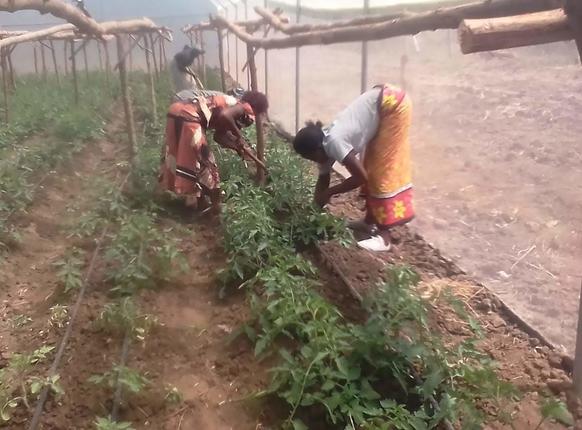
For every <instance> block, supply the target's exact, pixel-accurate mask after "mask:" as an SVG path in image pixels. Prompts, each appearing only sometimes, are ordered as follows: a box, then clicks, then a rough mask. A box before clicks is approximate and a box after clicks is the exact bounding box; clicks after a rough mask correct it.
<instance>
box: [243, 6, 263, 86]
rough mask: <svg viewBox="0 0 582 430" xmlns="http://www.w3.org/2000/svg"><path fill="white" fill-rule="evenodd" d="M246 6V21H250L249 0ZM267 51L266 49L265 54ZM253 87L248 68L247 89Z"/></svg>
mask: <svg viewBox="0 0 582 430" xmlns="http://www.w3.org/2000/svg"><path fill="white" fill-rule="evenodd" d="M243 2H244V5H245V21H248V20H249V2H248V0H243ZM266 51H267V50H266V49H265V52H266ZM250 87H251V72H250V71H249V69H248V67H247V88H250Z"/></svg>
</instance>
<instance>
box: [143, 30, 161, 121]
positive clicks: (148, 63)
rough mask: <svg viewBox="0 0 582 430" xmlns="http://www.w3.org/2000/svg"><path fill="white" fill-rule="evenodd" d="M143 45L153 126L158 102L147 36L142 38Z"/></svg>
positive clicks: (156, 119) (156, 115) (156, 117)
mask: <svg viewBox="0 0 582 430" xmlns="http://www.w3.org/2000/svg"><path fill="white" fill-rule="evenodd" d="M144 44H145V56H146V67H147V72H148V79H149V84H150V94H151V98H152V111H153V121H154V124H157V122H158V101H157V97H156V85H155V81H154V73H153V72H152V62H151V59H150V55H151V51H150V46H149V39H148V37H147V36H144Z"/></svg>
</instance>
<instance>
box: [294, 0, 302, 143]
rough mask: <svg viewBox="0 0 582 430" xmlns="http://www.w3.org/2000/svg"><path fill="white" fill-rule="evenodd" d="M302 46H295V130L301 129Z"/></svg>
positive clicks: (297, 6)
mask: <svg viewBox="0 0 582 430" xmlns="http://www.w3.org/2000/svg"><path fill="white" fill-rule="evenodd" d="M300 20H301V0H297V4H296V19H295V21H296V22H297V23H299V21H300ZM299 49H300V48H299V47H297V48H295V132H297V131H299V116H300V114H301V106H300V102H301V99H300V96H301V91H300V86H301V52H300V50H299Z"/></svg>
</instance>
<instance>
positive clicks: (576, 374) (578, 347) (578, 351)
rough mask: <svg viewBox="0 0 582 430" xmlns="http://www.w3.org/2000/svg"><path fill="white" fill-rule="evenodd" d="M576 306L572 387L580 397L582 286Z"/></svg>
mask: <svg viewBox="0 0 582 430" xmlns="http://www.w3.org/2000/svg"><path fill="white" fill-rule="evenodd" d="M580 291H581V293H580V306H579V308H578V331H577V332H576V356H575V357H574V389H575V390H576V394H577V395H578V397H582V287H581V288H580Z"/></svg>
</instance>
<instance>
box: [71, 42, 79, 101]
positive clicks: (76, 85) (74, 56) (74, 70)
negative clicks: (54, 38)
mask: <svg viewBox="0 0 582 430" xmlns="http://www.w3.org/2000/svg"><path fill="white" fill-rule="evenodd" d="M71 72H72V73H73V87H74V90H75V104H76V105H78V104H79V77H78V76H77V53H76V52H75V40H74V39H73V40H71Z"/></svg>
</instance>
